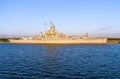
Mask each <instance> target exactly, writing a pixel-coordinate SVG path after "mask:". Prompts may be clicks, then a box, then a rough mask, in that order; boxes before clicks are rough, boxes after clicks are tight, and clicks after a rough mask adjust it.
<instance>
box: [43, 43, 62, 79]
mask: <svg viewBox="0 0 120 79" xmlns="http://www.w3.org/2000/svg"><path fill="white" fill-rule="evenodd" d="M45 47H46V48H45V50H46V51H45V53H46V57H45V58H46V59H45V65H44V66H43V70H44V72H45V74H44V76H45V77H55V78H56V77H60V64H61V63H60V62H59V54H58V52H56V51H57V48H58V47H59V46H57V45H46V46H45Z"/></svg>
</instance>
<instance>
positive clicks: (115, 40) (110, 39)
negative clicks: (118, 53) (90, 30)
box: [107, 38, 120, 43]
mask: <svg viewBox="0 0 120 79" xmlns="http://www.w3.org/2000/svg"><path fill="white" fill-rule="evenodd" d="M107 42H108V43H120V38H108V41H107Z"/></svg>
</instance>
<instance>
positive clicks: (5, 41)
mask: <svg viewBox="0 0 120 79" xmlns="http://www.w3.org/2000/svg"><path fill="white" fill-rule="evenodd" d="M7 42H9V39H7V38H0V43H7Z"/></svg>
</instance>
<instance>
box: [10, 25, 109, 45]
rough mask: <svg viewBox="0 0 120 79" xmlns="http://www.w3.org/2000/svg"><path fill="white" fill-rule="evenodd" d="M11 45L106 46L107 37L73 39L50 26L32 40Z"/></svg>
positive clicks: (31, 38) (18, 40) (24, 40)
mask: <svg viewBox="0 0 120 79" xmlns="http://www.w3.org/2000/svg"><path fill="white" fill-rule="evenodd" d="M9 41H10V43H24V44H33V43H36V44H106V43H107V37H96V38H91V37H88V34H84V36H83V37H78V36H76V37H72V36H68V35H65V34H63V33H60V32H58V31H56V29H55V25H54V24H53V23H52V24H50V29H49V30H47V31H45V34H43V33H42V32H41V33H40V34H39V35H37V36H33V37H30V38H22V39H17V40H16V39H10V40H9Z"/></svg>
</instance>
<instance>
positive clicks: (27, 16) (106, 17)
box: [0, 0, 120, 37]
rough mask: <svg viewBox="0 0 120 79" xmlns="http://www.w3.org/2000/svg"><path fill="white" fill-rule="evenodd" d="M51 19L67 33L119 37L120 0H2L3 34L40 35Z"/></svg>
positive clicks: (0, 20) (0, 10)
mask: <svg viewBox="0 0 120 79" xmlns="http://www.w3.org/2000/svg"><path fill="white" fill-rule="evenodd" d="M50 21H52V22H53V23H54V24H55V25H56V29H58V30H59V31H60V32H63V33H65V34H68V35H75V34H78V35H81V34H83V33H86V32H87V33H88V34H91V35H96V36H97V35H99V34H101V35H103V36H106V35H109V34H111V36H114V35H115V34H117V35H116V36H117V37H120V36H119V34H120V0H0V35H37V34H39V33H40V32H44V31H45V30H47V29H48V28H49V22H50ZM45 23H47V26H46V27H45V25H44V24H45Z"/></svg>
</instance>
